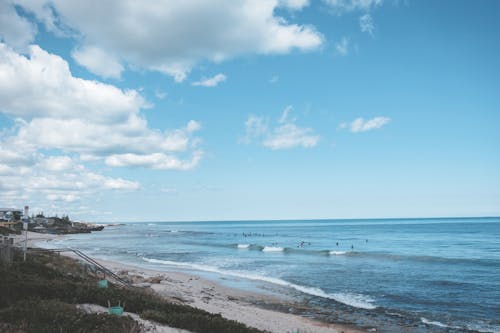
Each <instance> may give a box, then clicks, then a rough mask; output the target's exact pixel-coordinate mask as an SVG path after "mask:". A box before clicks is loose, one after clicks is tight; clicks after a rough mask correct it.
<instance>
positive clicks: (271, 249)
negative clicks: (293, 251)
mask: <svg viewBox="0 0 500 333" xmlns="http://www.w3.org/2000/svg"><path fill="white" fill-rule="evenodd" d="M262 252H283V248H282V247H279V246H264V248H263V249H262Z"/></svg>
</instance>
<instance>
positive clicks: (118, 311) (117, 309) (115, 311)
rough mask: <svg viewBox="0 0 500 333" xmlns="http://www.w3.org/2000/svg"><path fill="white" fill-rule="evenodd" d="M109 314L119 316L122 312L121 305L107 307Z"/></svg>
mask: <svg viewBox="0 0 500 333" xmlns="http://www.w3.org/2000/svg"><path fill="white" fill-rule="evenodd" d="M109 314H110V315H117V316H121V315H122V314H123V307H121V306H111V307H109Z"/></svg>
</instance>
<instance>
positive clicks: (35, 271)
mask: <svg viewBox="0 0 500 333" xmlns="http://www.w3.org/2000/svg"><path fill="white" fill-rule="evenodd" d="M82 271H83V270H82V267H81V265H80V264H79V263H78V262H76V261H74V260H71V259H68V258H65V257H59V256H53V255H39V256H30V257H29V260H28V261H27V262H26V263H22V262H17V263H14V264H13V265H12V266H11V267H10V268H8V269H7V268H1V267H0V295H1V296H2V297H0V328H2V326H1V325H5V324H14V325H17V326H16V327H19V328H24V327H25V326H26V325H28V324H30V325H36V326H33V327H35V328H36V329H33V330H31V328H30V327H32V326H29V325H28V326H26V327H27V329H28V331H29V332H53V331H54V327H55V326H51V325H55V324H54V323H61V322H64V323H66V322H68V325H69V324H71V323H73V324H72V325H73V326H71V327H70V328H67V327H66V326H64V327H63V328H62V332H94V331H92V330H91V329H92V327H94V326H95V327H101V329H100V331H99V332H107V333H110V332H129V331H130V332H134V331H133V330H129V329H128V328H127V329H122V328H121V327H122V326H120V325H132V324H131V323H130V322H127V321H121V320H119V318H120V317H109V316H107V315H85V314H82V313H81V312H80V311H79V310H78V309H76V308H75V306H74V304H83V303H91V304H98V305H101V306H105V307H106V306H107V301H108V300H110V301H111V302H112V303H113V304H115V303H117V302H118V301H121V302H122V304H123V303H124V302H126V310H127V311H130V312H134V313H138V314H141V316H142V317H143V318H145V319H150V320H154V321H157V322H160V323H163V324H166V325H169V326H172V327H177V328H182V329H186V330H190V331H192V332H198V333H212V332H217V333H226V332H228V333H229V332H231V333H258V332H261V331H259V330H257V329H254V328H249V327H247V326H245V325H244V324H241V323H238V322H236V321H233V320H228V319H225V318H223V317H221V316H220V315H217V314H211V313H209V312H206V311H203V310H199V309H195V308H193V307H190V306H187V305H181V304H174V303H169V302H167V301H165V300H164V299H162V298H161V297H159V296H157V295H153V294H151V293H147V292H145V291H144V290H139V289H124V288H120V287H117V286H115V285H112V284H110V287H109V288H107V289H100V288H98V287H97V278H95V277H91V276H86V277H85V276H84V275H82V274H83V273H82ZM34 298H37V300H36V301H35V300H33V299H34ZM19 300H21V302H25V303H24V305H23V303H19V304H18V303H16V302H17V301H19ZM14 303H15V304H16V307H17V308H20V307H22V306H24V307H26V308H30V309H31V310H30V311H32V312H33V313H32V314H26V312H22V311H21V312H20V314H16V313H15V311H14V310H13V309H14V308H13V307H12V306H10V305H11V304H14ZM20 304H21V305H20ZM38 304H43V306H42V305H38ZM57 313H61V314H59V315H58V314H57ZM82 316H83V317H82ZM88 316H90V317H88ZM23 318H24V319H26V318H29V320H28V321H27V320H23ZM82 318H84V319H82ZM124 320H129V321H132V322H134V321H133V320H132V319H130V318H129V319H124ZM106 323H109V325H111V326H110V328H106V326H105V325H106ZM134 323H135V322H134ZM87 324H89V325H87ZM136 324H137V323H136ZM23 325H24V326H23ZM58 325H60V324H58ZM68 327H69V326H68ZM127 327H133V326H127ZM114 328H116V329H117V330H116V331H113V329H114ZM45 329H46V330H45ZM120 329H122V330H121V331H120ZM9 331H11V330H9ZM12 331H15V330H12ZM56 331H60V330H59V329H57V330H56ZM95 332H97V331H95Z"/></svg>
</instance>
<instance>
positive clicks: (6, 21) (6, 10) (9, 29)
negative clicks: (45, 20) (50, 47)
mask: <svg viewBox="0 0 500 333" xmlns="http://www.w3.org/2000/svg"><path fill="white" fill-rule="evenodd" d="M36 32H37V29H36V26H35V25H34V24H33V23H31V22H29V21H28V20H27V19H26V18H24V17H21V16H19V15H18V14H17V11H16V9H15V7H14V6H13V4H12V3H9V1H5V0H3V1H0V41H3V42H6V43H9V44H10V45H11V46H12V47H13V48H15V49H16V50H18V51H25V49H26V47H27V46H28V44H29V43H31V42H32V41H33V40H34V38H35V34H36Z"/></svg>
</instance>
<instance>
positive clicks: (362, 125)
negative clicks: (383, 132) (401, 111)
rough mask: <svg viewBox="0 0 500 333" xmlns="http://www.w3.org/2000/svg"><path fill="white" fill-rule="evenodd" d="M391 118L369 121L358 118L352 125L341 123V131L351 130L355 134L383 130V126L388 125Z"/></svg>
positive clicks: (376, 118)
mask: <svg viewBox="0 0 500 333" xmlns="http://www.w3.org/2000/svg"><path fill="white" fill-rule="evenodd" d="M390 121H391V118H387V117H375V118H372V119H369V120H364V119H363V118H356V119H355V120H354V121H352V122H351V123H349V124H348V123H341V124H340V125H339V129H344V128H349V130H350V131H351V132H353V133H359V132H366V131H370V130H373V129H377V128H381V127H382V126H384V125H386V124H388V123H389V122H390Z"/></svg>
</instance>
